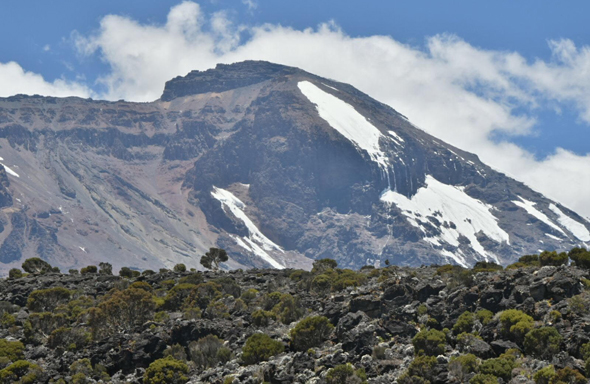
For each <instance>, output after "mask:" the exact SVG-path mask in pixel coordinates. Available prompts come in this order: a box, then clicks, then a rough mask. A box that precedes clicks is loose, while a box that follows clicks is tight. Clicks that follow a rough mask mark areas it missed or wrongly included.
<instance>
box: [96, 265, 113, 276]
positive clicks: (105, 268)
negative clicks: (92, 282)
mask: <svg viewBox="0 0 590 384" xmlns="http://www.w3.org/2000/svg"><path fill="white" fill-rule="evenodd" d="M98 266H99V268H100V271H99V272H98V273H100V274H101V275H109V276H110V275H112V274H113V266H112V265H111V263H98Z"/></svg>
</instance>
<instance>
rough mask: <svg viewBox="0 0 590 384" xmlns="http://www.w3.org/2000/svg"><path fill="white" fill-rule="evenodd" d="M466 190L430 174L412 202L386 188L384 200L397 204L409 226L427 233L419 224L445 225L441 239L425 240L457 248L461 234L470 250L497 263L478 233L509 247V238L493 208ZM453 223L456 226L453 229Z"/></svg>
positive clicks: (449, 254)
mask: <svg viewBox="0 0 590 384" xmlns="http://www.w3.org/2000/svg"><path fill="white" fill-rule="evenodd" d="M463 189H464V188H463V187H457V186H452V185H447V184H444V183H441V182H440V181H438V180H436V179H435V178H434V177H432V176H430V175H427V176H426V186H425V187H422V188H420V189H418V191H417V192H416V194H415V195H414V196H412V197H411V198H410V199H408V198H407V197H406V196H404V195H402V194H400V193H397V192H394V191H392V190H390V189H387V190H385V191H384V192H383V193H382V194H381V201H383V202H385V203H388V204H395V205H397V206H398V207H399V209H400V210H401V211H402V214H403V215H404V216H406V217H407V219H408V221H409V222H410V224H411V225H413V226H414V227H417V228H420V229H421V230H422V231H423V232H424V233H426V227H425V226H423V225H422V224H420V221H424V220H427V218H428V217H431V218H434V219H436V220H438V221H439V222H440V223H442V225H441V226H440V227H439V229H440V231H441V234H440V236H437V237H430V238H426V239H424V240H425V241H427V242H429V243H431V244H437V243H440V241H444V242H446V243H448V244H450V245H453V246H455V247H458V246H459V245H460V244H459V236H461V235H462V236H465V237H466V238H468V239H469V241H470V242H471V247H472V248H473V249H474V250H475V251H476V252H477V253H479V254H480V255H482V256H483V257H484V258H485V259H486V260H487V259H488V257H491V258H492V259H494V260H496V261H498V259H497V257H496V256H495V255H494V254H492V253H488V252H487V251H486V250H485V249H484V247H483V246H482V245H481V244H480V242H479V241H478V240H477V236H476V234H477V233H478V232H480V231H482V232H483V233H485V234H486V235H487V236H488V237H489V238H490V239H493V240H495V241H497V242H499V243H502V242H506V243H508V244H510V237H509V236H508V233H506V232H505V231H504V230H503V229H502V228H500V227H499V226H498V223H497V221H498V219H497V218H496V217H495V216H494V215H492V213H491V212H490V210H491V208H492V207H490V206H489V205H487V204H484V203H483V202H481V201H479V200H477V199H474V198H473V197H471V196H469V195H467V194H466V193H465V192H464V191H463ZM451 223H453V224H454V228H453V227H452V224H451ZM441 253H443V254H444V255H445V256H448V257H453V259H454V260H455V261H457V263H459V264H461V265H463V264H464V263H465V261H464V260H461V259H460V258H459V257H458V256H457V255H455V254H452V253H450V252H447V253H444V252H442V251H441ZM451 255H453V256H451ZM460 260H461V261H460Z"/></svg>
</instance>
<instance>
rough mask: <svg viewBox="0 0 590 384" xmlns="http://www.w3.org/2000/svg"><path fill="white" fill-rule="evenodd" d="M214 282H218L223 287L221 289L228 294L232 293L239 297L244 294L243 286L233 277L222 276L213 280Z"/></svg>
mask: <svg viewBox="0 0 590 384" xmlns="http://www.w3.org/2000/svg"><path fill="white" fill-rule="evenodd" d="M213 282H214V283H215V284H218V285H219V286H220V287H221V288H220V291H221V292H223V293H225V294H226V295H231V296H233V297H235V298H236V299H237V298H238V297H240V295H241V294H242V288H241V287H240V285H239V284H238V283H237V282H236V280H235V279H234V278H233V277H220V278H218V279H215V280H213Z"/></svg>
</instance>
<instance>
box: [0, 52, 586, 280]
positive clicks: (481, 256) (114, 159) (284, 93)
mask: <svg viewBox="0 0 590 384" xmlns="http://www.w3.org/2000/svg"><path fill="white" fill-rule="evenodd" d="M0 145H1V148H0V156H1V157H2V158H3V160H1V161H2V164H3V166H4V167H5V171H6V172H4V173H0V181H1V182H0V184H1V187H0V205H1V206H2V213H1V222H2V225H3V231H2V232H1V233H0V241H1V242H2V245H1V246H0V267H1V268H2V270H7V269H9V268H10V267H12V266H15V265H19V264H20V262H21V261H20V260H22V259H23V258H25V257H31V256H35V255H38V256H41V257H43V258H45V259H47V260H49V261H50V262H51V263H52V264H55V265H59V266H61V267H62V268H69V267H76V268H78V267H80V266H84V265H87V264H89V263H97V262H98V261H108V262H111V263H112V264H113V265H115V266H116V267H120V266H124V265H126V266H132V267H136V268H141V269H143V268H152V269H154V268H159V267H162V266H167V267H170V266H172V265H174V264H176V263H179V262H182V263H185V264H187V266H190V267H198V266H199V264H198V260H199V258H200V255H202V254H203V253H204V252H205V251H206V250H207V249H208V248H209V247H212V246H219V247H224V248H226V249H228V251H229V254H230V257H231V260H230V262H228V265H229V266H230V267H232V268H239V267H256V266H259V267H260V266H273V267H275V268H284V267H308V266H309V265H310V260H311V259H317V258H323V257H330V258H335V259H336V260H338V261H339V264H340V265H341V266H342V267H355V268H358V267H361V266H363V265H365V264H375V263H380V262H383V261H385V260H389V261H390V262H392V263H399V264H409V265H420V264H425V263H444V262H453V263H458V264H462V265H469V264H473V263H474V262H475V261H477V260H495V261H498V262H501V263H508V262H511V261H513V260H514V259H515V258H516V257H517V256H518V255H522V254H525V253H532V252H538V250H540V249H549V250H553V249H568V248H571V247H572V246H575V245H581V244H582V245H583V244H585V243H590V232H589V228H590V224H589V223H588V222H587V221H585V220H584V219H583V218H582V217H580V216H579V215H577V214H575V213H574V212H572V211H570V210H568V209H567V208H565V207H563V206H561V205H559V204H558V203H556V202H553V201H550V200H548V199H546V198H545V197H543V196H542V195H541V194H539V193H536V192H535V191H532V190H531V189H530V188H528V187H527V186H525V185H524V184H522V183H520V182H517V181H515V180H513V179H510V178H508V177H506V176H505V175H503V174H501V173H499V172H497V171H494V170H493V169H491V168H490V167H488V166H486V165H485V164H483V163H481V162H480V161H479V159H478V158H477V156H475V155H473V154H470V153H468V152H465V151H462V150H459V149H457V148H454V147H452V146H450V145H448V144H446V143H443V142H442V141H440V140H438V139H436V138H434V137H432V136H430V135H428V134H427V133H425V132H424V131H422V130H420V129H418V128H416V127H415V126H413V125H412V124H411V123H410V122H409V121H408V120H407V119H406V118H405V117H404V116H403V115H401V114H399V113H398V112H396V111H395V110H393V109H392V108H390V107H388V106H386V105H384V104H382V103H379V102H377V101H375V100H373V99H371V98H370V97H369V96H367V95H365V94H363V93H361V92H360V91H358V90H356V89H355V88H353V87H351V86H350V85H346V84H342V83H338V82H335V81H331V80H327V79H323V78H320V77H317V76H314V75H312V74H309V73H306V72H304V71H301V70H299V69H296V68H291V67H285V66H281V65H276V64H271V63H266V62H243V63H237V64H232V65H218V66H217V68H216V69H213V70H208V71H205V72H198V71H194V72H191V73H190V74H188V75H187V76H185V77H178V78H175V79H173V80H171V81H170V82H168V83H167V84H166V87H165V90H164V93H163V95H162V98H161V99H160V100H157V101H155V102H153V103H128V102H116V103H114V102H106V101H93V100H82V99H79V98H65V99H59V98H46V97H38V96H32V97H28V96H15V97H10V98H5V99H0ZM17 175H18V176H17Z"/></svg>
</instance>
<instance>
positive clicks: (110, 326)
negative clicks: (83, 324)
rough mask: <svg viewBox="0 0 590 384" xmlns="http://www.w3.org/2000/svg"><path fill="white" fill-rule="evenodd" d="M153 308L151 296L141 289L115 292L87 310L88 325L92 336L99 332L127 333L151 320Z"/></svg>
mask: <svg viewBox="0 0 590 384" xmlns="http://www.w3.org/2000/svg"><path fill="white" fill-rule="evenodd" d="M155 307H156V304H155V303H154V300H153V298H152V295H151V294H150V293H148V292H146V291H144V290H143V289H137V288H127V289H125V290H124V291H118V290H117V291H115V292H114V293H112V294H111V295H110V296H109V297H106V298H105V300H104V301H103V302H102V303H100V304H99V305H98V307H95V308H91V309H90V310H89V315H90V319H89V324H90V326H91V327H92V330H93V334H94V335H96V334H97V332H99V331H106V332H120V331H121V330H123V331H129V330H131V329H132V328H133V327H135V326H137V325H141V324H143V323H145V322H146V321H148V320H150V319H152V318H153V313H154V309H155Z"/></svg>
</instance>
